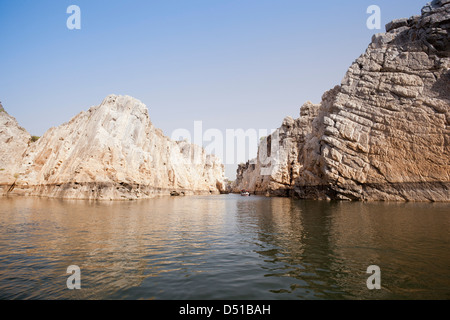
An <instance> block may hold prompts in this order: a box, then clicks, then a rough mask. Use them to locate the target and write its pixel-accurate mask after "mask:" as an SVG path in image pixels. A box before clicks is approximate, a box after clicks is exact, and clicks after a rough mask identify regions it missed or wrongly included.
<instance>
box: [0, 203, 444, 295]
mask: <svg viewBox="0 0 450 320" xmlns="http://www.w3.org/2000/svg"><path fill="white" fill-rule="evenodd" d="M448 208H449V207H448V205H446V204H413V203H411V204H388V203H341V202H314V201H294V200H290V199H278V198H274V199H269V198H261V197H250V198H248V197H245V198H243V197H239V196H233V195H230V196H212V197H183V198H159V199H153V200H148V201H139V202H119V203H117V202H107V203H106V202H105V203H102V202H101V203H100V202H92V203H90V202H83V201H58V200H43V199H23V198H11V199H7V198H4V199H0V298H1V299H42V298H44V299H403V298H408V299H410V298H413V299H415V298H416V299H436V298H437V299H448V298H449V297H450V289H449V288H450V268H449V266H450V257H449V255H448V252H449V248H450V236H449V234H450V232H449V231H450V219H449V218H448V212H447V211H448ZM371 264H376V265H379V266H380V267H381V270H382V290H379V291H369V290H368V289H367V287H366V279H367V277H368V275H367V274H366V273H365V271H366V269H367V267H368V266H369V265H371ZM69 265H78V266H80V268H81V270H82V290H78V291H69V290H68V289H67V288H66V280H67V277H68V275H67V274H66V269H67V267H68V266H69Z"/></svg>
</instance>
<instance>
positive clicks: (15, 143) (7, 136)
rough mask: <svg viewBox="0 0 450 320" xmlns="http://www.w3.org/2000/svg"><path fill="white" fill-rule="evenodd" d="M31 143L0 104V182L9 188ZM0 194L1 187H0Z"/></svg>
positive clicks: (28, 136)
mask: <svg viewBox="0 0 450 320" xmlns="http://www.w3.org/2000/svg"><path fill="white" fill-rule="evenodd" d="M30 143H31V136H30V134H29V133H28V132H27V131H26V130H25V129H23V128H22V127H20V126H19V124H18V123H17V121H16V119H15V118H13V117H12V116H10V115H9V114H8V113H7V112H6V111H5V109H4V108H3V106H2V105H1V103H0V181H1V182H2V183H4V184H5V188H6V186H9V187H8V189H9V188H10V186H11V185H12V184H13V183H14V181H15V180H16V178H15V176H16V177H17V176H18V172H19V168H20V166H21V164H22V157H23V155H24V152H25V150H26V149H27V148H28V145H29V144H30ZM0 188H1V189H0V194H1V193H2V190H3V187H0Z"/></svg>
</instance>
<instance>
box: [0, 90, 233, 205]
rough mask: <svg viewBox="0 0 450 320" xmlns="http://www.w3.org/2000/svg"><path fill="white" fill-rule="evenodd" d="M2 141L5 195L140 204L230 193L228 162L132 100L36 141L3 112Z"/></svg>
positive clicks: (110, 104)
mask: <svg viewBox="0 0 450 320" xmlns="http://www.w3.org/2000/svg"><path fill="white" fill-rule="evenodd" d="M0 143H1V157H0V194H2V195H24V196H42V197H49V198H62V199H89V200H93V199H94V200H133V199H145V198H151V197H154V196H158V195H169V194H170V193H171V192H172V191H176V192H179V193H184V194H187V195H189V194H217V193H219V192H221V191H222V190H224V189H225V182H224V180H225V177H224V166H223V165H222V163H221V161H220V159H218V158H217V157H215V156H213V155H208V154H206V153H205V151H204V150H203V148H201V147H199V146H196V145H193V144H190V143H188V142H185V141H177V142H176V141H172V140H170V139H169V138H167V137H166V136H164V134H163V132H162V131H161V130H159V129H157V128H155V127H154V126H153V124H152V123H151V121H150V117H149V114H148V109H147V107H146V106H145V105H144V104H143V103H142V102H140V101H138V100H136V99H134V98H131V97H128V96H116V95H111V96H108V97H107V98H106V99H105V100H104V101H103V102H102V103H101V104H100V105H99V106H96V107H92V108H90V109H89V110H88V111H86V112H81V113H80V114H78V115H77V116H75V117H74V118H73V119H72V120H70V121H69V122H68V123H65V124H63V125H61V126H59V127H57V128H51V129H50V130H48V131H47V132H46V133H45V134H44V136H43V137H41V138H40V139H39V140H38V141H36V142H33V141H32V139H31V136H30V135H29V134H28V133H27V132H26V130H25V129H23V128H21V127H19V125H18V123H17V121H16V120H15V119H14V118H13V117H11V116H10V115H9V114H7V113H6V111H4V109H3V107H2V108H1V111H0Z"/></svg>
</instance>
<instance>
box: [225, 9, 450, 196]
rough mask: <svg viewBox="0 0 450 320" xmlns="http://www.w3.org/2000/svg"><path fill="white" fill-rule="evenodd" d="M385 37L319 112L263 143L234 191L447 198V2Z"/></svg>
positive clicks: (392, 26)
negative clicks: (267, 166) (256, 157)
mask: <svg viewBox="0 0 450 320" xmlns="http://www.w3.org/2000/svg"><path fill="white" fill-rule="evenodd" d="M386 31H387V32H386V33H384V34H377V35H375V36H374V37H373V39H372V43H371V44H370V46H369V47H368V49H367V51H366V52H365V53H364V54H363V55H362V56H361V57H359V58H358V59H357V60H356V61H355V62H354V63H353V65H352V66H351V67H350V68H349V70H348V72H347V74H346V75H345V78H344V80H343V81H342V83H341V85H340V86H337V87H335V88H334V89H333V90H330V91H329V92H327V93H326V94H325V95H324V96H323V99H322V102H321V103H320V105H319V106H317V107H311V105H310V104H307V105H306V106H304V107H302V108H301V110H302V111H301V112H302V114H301V117H300V118H299V119H297V120H293V119H290V118H288V119H286V120H285V121H284V123H283V125H282V127H281V128H280V129H279V130H278V131H279V132H278V133H277V132H276V133H275V135H272V136H271V137H269V138H268V139H266V141H264V143H262V144H261V146H260V151H259V156H258V159H256V160H253V161H252V162H249V163H248V164H246V165H244V166H241V167H240V168H239V169H238V179H237V181H236V184H235V186H234V191H237V190H240V189H244V188H246V189H249V190H250V191H253V192H256V193H262V194H268V195H290V196H294V197H298V198H305V199H343V200H386V201H390V200H392V201H399V200H400V201H450V192H449V188H450V150H449V143H450V132H449V127H448V124H449V120H450V40H449V39H450V35H449V31H450V0H435V1H433V2H431V3H430V4H428V5H426V6H425V7H424V8H423V10H422V15H421V16H415V17H411V18H409V19H400V20H395V21H393V22H391V23H389V24H388V25H387V26H386ZM304 108H306V111H305V110H304ZM311 110H313V111H311ZM311 117H312V119H311ZM277 136H278V137H279V139H277ZM273 140H278V141H279V143H278V144H277V146H276V147H275V148H274V146H273V144H274V141H273ZM274 150H275V153H274ZM261 155H263V156H261ZM267 156H269V157H271V159H270V167H271V170H269V171H267V170H266V172H264V170H261V164H263V163H267V162H268V161H267V159H265V157H267Z"/></svg>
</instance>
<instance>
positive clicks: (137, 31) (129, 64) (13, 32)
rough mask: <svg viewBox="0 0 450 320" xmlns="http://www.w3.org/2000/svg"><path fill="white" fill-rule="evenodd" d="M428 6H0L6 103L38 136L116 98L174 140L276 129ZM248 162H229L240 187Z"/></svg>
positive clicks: (200, 1) (83, 2) (133, 1)
mask: <svg viewBox="0 0 450 320" xmlns="http://www.w3.org/2000/svg"><path fill="white" fill-rule="evenodd" d="M425 4H426V1H418V0H396V1H387V0H370V1H367V0H358V1H356V0H351V1H349V0H341V1H335V0H322V1H302V0H158V1H156V0H127V1H125V0H70V1H67V0H58V1H55V0H0V43H1V44H0V74H1V76H0V101H1V102H2V104H3V106H4V108H5V109H6V111H7V112H8V113H9V114H11V115H12V116H14V117H15V118H16V119H17V120H18V122H19V124H20V125H21V126H22V127H24V128H25V129H27V131H28V132H30V133H31V134H32V135H38V136H41V135H43V134H44V133H45V131H46V130H48V129H49V128H51V127H54V126H58V125H61V124H62V123H65V122H67V121H69V120H70V119H71V118H72V117H73V116H75V115H77V114H78V113H79V112H81V111H83V110H87V109H88V108H90V107H91V106H94V105H98V104H100V103H101V102H102V100H103V99H104V98H105V97H106V96H108V95H109V94H120V95H129V96H132V97H134V98H137V99H139V100H140V101H142V102H143V103H144V104H146V105H147V107H148V108H149V113H150V117H151V120H152V122H153V124H154V125H155V126H156V127H158V128H161V129H162V130H163V132H164V133H165V134H166V135H167V136H169V137H170V136H171V135H172V133H173V132H174V131H175V130H176V129H179V128H184V129H187V130H189V131H191V132H192V133H193V131H194V122H195V121H202V127H203V130H207V129H218V130H221V131H222V132H225V130H226V129H244V130H248V129H255V130H261V129H263V130H264V129H265V130H269V131H270V130H272V129H276V128H278V127H279V126H280V125H281V123H282V121H283V119H284V118H285V117H286V116H292V117H294V118H297V117H298V116H299V111H300V107H301V106H302V105H303V103H305V102H306V101H312V102H314V103H319V102H320V100H321V96H322V95H323V93H324V92H325V91H327V90H329V89H331V88H333V87H334V86H336V85H338V84H340V83H341V80H342V79H343V77H344V75H345V72H346V71H347V69H348V67H349V66H350V65H351V64H352V62H353V61H354V60H356V59H357V58H358V57H359V56H360V55H361V54H363V53H364V51H365V50H366V48H367V46H368V45H369V44H370V42H371V38H372V35H373V34H375V33H380V32H384V25H385V24H387V23H388V22H389V21H391V20H393V19H398V18H404V17H410V16H413V15H417V14H420V10H421V8H422V7H423V6H424V5H425ZM70 5H77V6H79V8H80V9H81V29H79V30H69V29H68V28H67V24H66V21H67V19H68V18H69V17H70V14H68V13H67V12H66V11H67V8H68V7H69V6H70ZM370 5H378V6H379V7H380V9H381V21H382V23H381V25H382V29H381V30H370V29H368V28H367V26H366V21H367V19H368V18H369V17H370V14H368V13H367V12H366V11H367V8H368V7H369V6H370ZM251 153H252V152H251V151H249V152H248V154H247V155H246V156H247V158H251V157H254V156H255V155H256V154H251ZM218 155H219V156H225V155H223V154H218ZM241 160H242V159H236V161H235V163H227V167H226V175H227V176H228V177H229V178H230V179H233V178H234V176H235V171H236V165H237V164H238V163H239V162H242V161H241ZM246 160H248V159H246ZM224 162H226V161H225V160H224Z"/></svg>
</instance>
